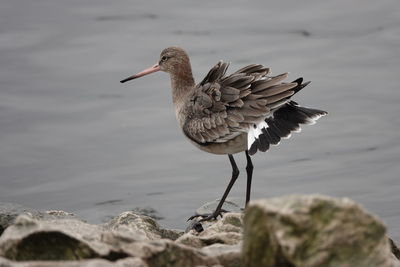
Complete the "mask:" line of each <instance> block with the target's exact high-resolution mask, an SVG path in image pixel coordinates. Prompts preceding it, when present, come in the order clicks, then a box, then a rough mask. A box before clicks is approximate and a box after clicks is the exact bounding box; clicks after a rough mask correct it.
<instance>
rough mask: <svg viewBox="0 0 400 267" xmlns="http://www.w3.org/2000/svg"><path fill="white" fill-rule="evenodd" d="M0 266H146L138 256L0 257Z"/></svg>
mask: <svg viewBox="0 0 400 267" xmlns="http://www.w3.org/2000/svg"><path fill="white" fill-rule="evenodd" d="M0 266H1V267H148V265H147V264H146V263H145V262H144V261H143V260H142V259H140V258H125V259H122V260H118V261H116V262H112V261H108V260H104V259H89V260H80V261H24V262H14V261H10V260H7V259H5V258H1V257H0Z"/></svg>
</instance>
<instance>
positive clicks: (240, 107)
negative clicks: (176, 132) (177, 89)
mask: <svg viewBox="0 0 400 267" xmlns="http://www.w3.org/2000/svg"><path fill="white" fill-rule="evenodd" d="M228 66H229V64H228V63H224V62H222V61H220V62H218V63H217V64H216V65H215V66H214V67H213V68H212V69H211V70H210V71H209V73H208V74H207V76H206V77H205V78H204V79H203V81H201V82H200V83H199V84H198V85H197V86H196V88H195V89H194V91H193V92H192V94H191V95H190V101H188V102H187V103H186V106H185V113H186V114H187V119H186V121H185V123H184V125H183V131H184V133H185V134H186V135H187V136H188V137H189V138H190V139H192V140H193V141H195V142H197V143H199V144H207V143H210V142H217V143H222V142H226V141H229V140H231V139H232V138H234V137H236V136H238V135H240V134H242V133H244V132H248V130H249V128H250V127H253V125H254V124H257V123H259V122H260V121H262V120H263V119H265V118H266V117H268V116H269V115H270V114H271V110H274V109H276V108H278V107H280V106H281V105H283V104H285V103H286V102H287V101H288V99H289V98H290V96H292V95H293V94H294V93H295V92H296V91H298V90H300V89H301V88H299V86H300V85H299V84H298V83H297V82H293V83H282V81H283V80H284V79H285V78H287V76H288V74H287V73H284V74H280V75H278V76H275V77H270V76H267V74H268V73H269V71H270V69H269V68H266V67H264V66H262V65H259V64H252V65H249V66H246V67H244V68H242V69H240V70H238V71H236V72H235V73H233V74H231V75H228V76H226V75H225V73H226V70H227V68H228Z"/></svg>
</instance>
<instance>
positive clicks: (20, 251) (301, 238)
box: [0, 195, 400, 267]
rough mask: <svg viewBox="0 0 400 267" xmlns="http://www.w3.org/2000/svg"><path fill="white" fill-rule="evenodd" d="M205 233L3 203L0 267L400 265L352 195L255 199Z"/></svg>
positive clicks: (138, 219)
mask: <svg viewBox="0 0 400 267" xmlns="http://www.w3.org/2000/svg"><path fill="white" fill-rule="evenodd" d="M203 228H204V231H201V232H197V231H195V230H189V231H186V232H184V231H180V230H169V229H163V228H162V227H160V226H159V224H158V223H157V222H156V221H155V220H154V219H152V218H150V217H148V216H144V215H140V214H137V213H135V212H131V211H128V212H124V213H122V214H120V215H119V216H117V217H115V218H113V219H112V220H110V221H109V222H107V223H105V224H101V225H95V224H88V223H86V222H84V221H82V220H81V219H79V218H77V217H76V216H74V215H73V214H71V213H67V212H64V211H46V212H39V211H36V210H31V209H27V208H25V207H22V206H19V205H16V204H10V203H0V266H5V267H8V266H18V267H19V266H24V267H25V266H37V267H38V266H56V267H57V266H62V267H66V266H71V267H72V266H74V267H75V266H133V267H139V266H140V267H158V266H176V267H178V266H179V267H180V266H185V267H191V266H214V267H217V266H228V267H240V266H383V267H386V266H387V267H390V266H400V261H399V258H400V253H399V250H398V248H397V246H396V244H395V243H394V242H393V241H392V240H391V239H390V238H388V237H387V236H386V227H385V226H384V224H383V223H382V222H381V221H380V220H379V219H378V218H377V217H375V216H374V215H371V214H370V213H368V212H367V211H365V210H364V209H363V208H362V207H361V206H360V205H358V204H357V203H355V202H353V201H351V200H349V199H346V198H343V199H337V198H331V197H326V196H321V195H293V196H284V197H277V198H271V199H262V200H256V201H253V202H251V204H250V205H249V207H248V208H247V209H246V211H245V213H226V214H225V215H224V217H223V218H222V219H220V220H218V221H216V222H211V223H203Z"/></svg>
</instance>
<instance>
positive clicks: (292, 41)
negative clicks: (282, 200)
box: [0, 0, 400, 241]
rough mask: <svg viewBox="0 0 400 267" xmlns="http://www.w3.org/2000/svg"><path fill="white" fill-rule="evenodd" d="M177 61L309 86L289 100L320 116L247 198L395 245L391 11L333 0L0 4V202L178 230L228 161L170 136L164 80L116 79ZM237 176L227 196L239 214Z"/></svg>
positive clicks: (399, 19) (399, 12)
mask: <svg viewBox="0 0 400 267" xmlns="http://www.w3.org/2000/svg"><path fill="white" fill-rule="evenodd" d="M171 45H179V46H182V47H184V48H185V49H186V50H187V51H188V52H189V54H190V56H191V61H192V67H193V72H194V75H195V77H196V80H197V81H200V80H201V79H202V78H203V77H204V75H205V74H206V73H207V72H208V70H209V69H210V68H211V67H212V66H213V65H214V64H215V63H217V61H218V60H220V59H223V60H225V61H230V62H231V66H230V69H229V70H228V72H233V71H235V70H236V69H238V68H240V67H242V66H243V65H246V64H250V63H261V64H264V65H266V66H268V67H271V68H272V74H280V73H282V72H286V71H289V72H290V79H295V78H297V77H299V76H303V77H305V79H306V80H311V81H312V83H311V85H309V86H308V87H307V88H306V89H304V90H303V91H302V92H301V93H300V94H298V95H296V97H295V100H296V101H297V102H299V103H301V104H304V105H305V106H309V107H314V108H320V109H324V110H327V111H328V112H329V115H328V116H327V117H324V118H322V119H320V120H319V122H318V123H317V125H314V126H306V127H303V131H302V133H301V134H294V135H293V136H292V138H291V139H289V140H284V141H283V142H282V143H281V144H280V145H279V146H278V147H272V149H270V151H269V152H268V153H257V154H256V155H255V157H254V158H253V162H254V165H255V173H254V180H253V191H252V192H253V195H252V197H253V199H255V198H264V197H273V196H279V195H283V194H293V193H301V194H311V193H321V194H327V195H330V196H336V197H349V198H352V199H354V200H356V201H358V202H360V203H361V204H362V205H363V206H364V207H366V208H367V209H368V210H369V211H371V212H373V213H374V214H377V215H378V216H380V217H381V218H382V219H383V220H384V222H385V223H386V224H387V225H388V228H389V235H390V236H391V237H392V238H394V239H395V240H397V241H399V240H400V226H399V222H400V205H399V203H400V194H399V191H400V182H399V173H400V164H399V163H400V141H399V137H400V117H399V114H400V105H399V102H400V88H399V85H398V84H399V82H400V80H399V72H400V64H399V62H400V3H399V1H397V0H382V1H373V0H356V1H351V2H349V1H347V0H336V1H318V0H308V1H295V0H284V1H261V0H260V1H252V2H251V3H249V2H246V1H226V0H225V1H196V2H194V1H193V2H189V1H183V0H181V1H178V0H176V1H173V0H168V1H158V2H156V1H128V0H115V1H106V0H68V1H61V0H59V1H54V0H35V1H32V0H2V1H1V2H0V201H2V202H15V203H19V204H22V205H26V206H30V207H32V208H36V209H41V210H48V209H62V210H66V211H70V212H74V213H76V214H77V215H78V216H79V217H82V218H84V219H86V220H88V221H89V222H95V223H99V222H104V221H106V220H108V219H109V218H110V216H114V215H117V214H119V213H120V212H121V211H126V210H132V209H148V210H151V211H153V212H154V213H155V214H156V215H157V216H158V217H159V218H160V219H161V220H160V221H159V222H160V224H161V225H162V226H165V227H170V228H180V229H182V228H184V227H185V226H186V219H187V218H188V217H189V216H190V215H192V214H193V213H194V211H195V209H196V208H198V207H199V206H201V205H202V204H203V203H205V202H207V201H212V200H214V199H216V198H219V197H220V196H221V195H222V193H223V191H224V189H225V187H226V185H227V183H228V181H229V179H230V177H229V176H230V168H231V167H230V164H229V161H228V158H227V157H226V156H217V155H212V154H207V153H205V152H202V151H200V150H198V149H197V148H195V147H194V146H193V145H191V144H190V143H189V142H188V141H187V140H186V139H185V138H184V136H183V134H182V133H181V131H180V129H179V128H178V126H177V123H176V120H175V115H174V111H173V108H172V102H171V95H170V93H171V89H170V82H169V78H168V76H167V75H166V74H165V73H157V74H153V75H150V76H146V77H144V78H141V79H139V80H135V81H132V82H130V83H129V84H123V85H122V84H120V83H119V80H121V79H122V78H125V77H127V76H129V75H131V74H134V73H136V72H138V71H141V70H142V69H144V68H146V67H149V66H151V65H153V64H154V63H155V62H156V61H157V60H158V57H159V53H160V52H161V50H162V49H163V48H165V47H167V46H171ZM236 159H237V162H238V164H239V167H240V168H241V170H242V175H241V176H240V178H239V179H238V181H237V184H236V185H235V187H234V188H233V190H232V192H231V195H230V196H231V197H233V198H234V199H236V201H238V203H240V204H243V202H244V196H245V180H246V179H245V171H244V166H245V156H244V154H243V155H242V154H238V155H237V156H236Z"/></svg>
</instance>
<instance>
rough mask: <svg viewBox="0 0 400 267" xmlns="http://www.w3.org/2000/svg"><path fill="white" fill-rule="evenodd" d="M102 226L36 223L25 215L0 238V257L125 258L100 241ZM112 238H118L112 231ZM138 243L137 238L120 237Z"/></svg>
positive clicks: (67, 221) (74, 222) (57, 221)
mask: <svg viewBox="0 0 400 267" xmlns="http://www.w3.org/2000/svg"><path fill="white" fill-rule="evenodd" d="M105 235H106V232H105V230H104V229H103V227H101V226H99V225H91V224H87V223H85V222H82V221H80V220H76V219H55V220H42V221H40V220H37V219H35V218H32V217H30V216H28V215H26V214H22V215H20V216H18V217H17V219H16V220H15V223H14V224H13V225H11V226H9V227H8V228H7V229H6V230H5V231H4V233H3V235H2V236H1V237H0V256H3V257H5V258H8V259H11V260H15V261H28V260H80V259H89V258H96V257H100V258H105V259H111V260H114V259H118V258H121V257H126V255H124V254H123V253H121V252H120V251H116V250H114V248H113V244H107V243H105V242H103V237H104V236H105ZM115 235H116V236H117V235H121V233H118V232H116V233H115ZM124 235H125V238H126V239H128V238H130V239H131V240H136V239H138V240H141V236H139V235H138V236H134V235H133V234H132V233H127V234H124Z"/></svg>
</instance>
